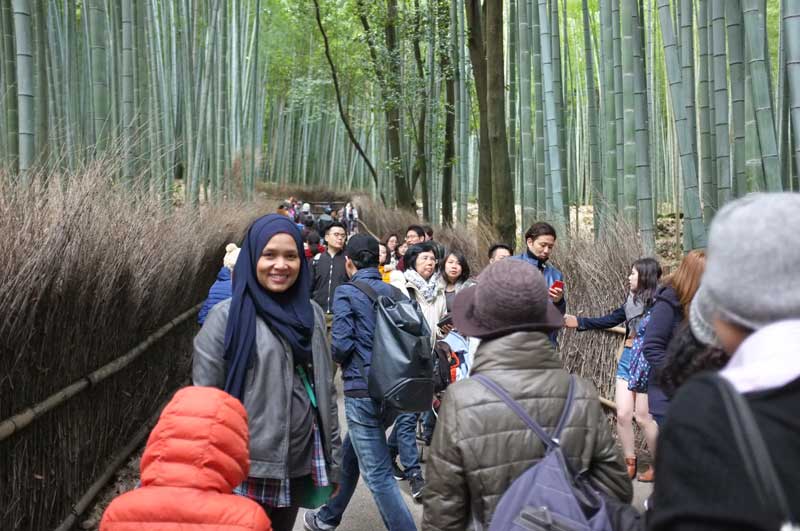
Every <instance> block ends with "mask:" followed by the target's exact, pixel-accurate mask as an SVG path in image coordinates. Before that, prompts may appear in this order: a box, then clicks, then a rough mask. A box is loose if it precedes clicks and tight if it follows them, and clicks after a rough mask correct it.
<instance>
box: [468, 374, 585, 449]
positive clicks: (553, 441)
mask: <svg viewBox="0 0 800 531" xmlns="http://www.w3.org/2000/svg"><path fill="white" fill-rule="evenodd" d="M472 378H473V379H475V380H478V382H480V383H481V384H482V385H483V386H484V387H486V388H487V389H489V390H490V391H491V392H493V393H494V394H495V395H497V397H498V398H500V400H502V401H503V402H505V403H506V405H507V406H508V407H509V408H511V410H512V411H513V412H514V413H516V414H517V416H518V417H519V418H521V419H522V421H523V422H524V423H525V424H526V425H527V426H528V428H530V429H531V431H533V432H534V433H535V434H536V435H537V436H538V437H539V439H541V440H542V442H543V443H544V445H545V446H546V447H547V450H548V451H549V450H552V449H554V448H556V447H558V439H557V437H558V435H560V433H561V429H562V428H563V424H564V423H565V422H566V418H567V417H568V416H569V411H570V409H571V408H572V400H573V396H574V383H575V379H574V377H570V383H569V392H568V393H567V403H566V404H565V406H564V411H562V413H561V419H560V420H559V421H558V426H557V427H556V432H555V434H554V435H553V436H550V435H548V433H547V432H546V431H545V430H544V428H542V427H541V426H540V425H539V423H538V422H536V421H535V420H533V419H532V418H531V416H530V415H528V414H527V413H526V412H525V410H524V409H523V408H522V406H520V405H519V403H518V402H517V401H516V400H514V399H513V398H511V396H510V395H509V394H508V393H507V392H506V391H505V389H503V388H502V387H500V386H499V385H498V384H497V383H496V382H494V381H492V380H491V379H490V378H487V377H486V376H484V375H482V374H475V375H473V376H472Z"/></svg>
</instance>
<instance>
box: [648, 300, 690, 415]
mask: <svg viewBox="0 0 800 531" xmlns="http://www.w3.org/2000/svg"><path fill="white" fill-rule="evenodd" d="M682 320H683V307H682V306H681V301H680V300H678V294H677V293H675V290H674V289H672V288H671V287H670V286H660V287H659V288H658V290H657V291H656V295H655V299H654V302H653V307H652V308H651V309H650V322H649V323H648V324H647V328H645V331H644V342H643V343H642V355H644V357H645V359H646V360H647V362H648V363H649V364H650V367H651V370H650V376H649V378H648V381H647V404H648V409H649V410H650V413H651V414H653V415H655V416H661V417H663V416H664V415H665V414H666V413H667V407H668V406H669V399H668V398H667V395H666V394H665V393H664V390H663V389H662V388H661V385H660V384H659V383H658V375H659V369H661V367H663V366H664V363H666V360H667V346H668V345H669V342H670V341H671V340H672V337H673V336H674V335H675V330H676V329H677V328H678V325H679V324H680V323H681V321H682Z"/></svg>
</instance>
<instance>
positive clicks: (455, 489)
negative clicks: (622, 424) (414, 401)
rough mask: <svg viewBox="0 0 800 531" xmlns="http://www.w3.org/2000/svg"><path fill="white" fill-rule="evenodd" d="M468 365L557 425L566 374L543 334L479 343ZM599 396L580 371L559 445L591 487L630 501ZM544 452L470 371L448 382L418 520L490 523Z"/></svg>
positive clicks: (429, 526)
mask: <svg viewBox="0 0 800 531" xmlns="http://www.w3.org/2000/svg"><path fill="white" fill-rule="evenodd" d="M472 372H473V374H483V375H485V376H487V377H488V378H491V379H492V380H494V381H495V382H497V383H498V384H500V385H501V386H502V387H503V388H504V389H505V390H506V391H507V392H508V393H509V394H510V395H511V397H512V398H514V400H516V401H518V402H519V403H520V404H521V405H522V407H524V408H525V409H526V410H527V412H528V413H529V414H530V415H531V416H532V417H533V418H534V419H536V421H537V422H538V423H539V424H541V425H542V427H544V429H546V430H548V431H552V430H553V429H554V427H555V425H556V424H557V422H558V419H559V417H560V415H561V412H562V410H563V408H564V404H565V402H566V397H567V392H568V389H569V374H568V373H567V372H566V371H564V370H563V369H562V368H561V361H560V360H559V358H558V354H557V353H556V351H555V350H554V349H553V346H552V344H551V343H550V340H549V339H548V337H547V335H545V334H543V333H540V332H517V333H514V334H510V335H508V336H505V337H501V338H498V339H494V340H491V341H487V342H485V343H482V344H481V345H480V346H479V347H478V350H477V352H476V353H475V362H474V365H473V368H472ZM597 397H598V395H597V390H596V389H595V387H594V386H593V385H592V384H591V383H589V382H588V381H586V380H584V379H582V378H578V380H577V382H576V387H575V397H574V402H573V406H572V413H571V414H570V417H569V420H568V421H567V424H566V426H565V427H564V431H563V432H562V434H561V447H562V449H563V451H564V455H565V456H566V457H567V459H568V460H569V462H570V463H571V465H572V466H573V467H574V469H575V470H578V471H584V470H585V471H588V475H589V477H590V479H591V480H592V483H593V484H594V485H595V486H596V487H598V488H600V489H602V490H604V491H606V492H607V493H609V494H611V495H613V496H615V497H617V498H619V499H620V500H622V501H624V502H629V501H630V500H631V498H632V496H633V487H632V485H631V481H630V479H628V475H627V473H626V469H625V465H624V462H623V459H622V454H621V453H620V451H619V450H618V449H617V446H616V443H615V442H614V439H613V437H612V436H611V430H610V428H609V425H608V422H607V421H606V417H605V415H604V414H603V411H602V408H601V405H600V402H599V401H598V399H597ZM543 456H544V445H543V444H542V442H541V441H540V440H539V438H538V437H537V436H536V434H534V433H533V432H532V431H531V430H529V429H528V428H527V426H526V425H525V424H524V423H523V421H522V420H521V419H520V418H519V417H517V415H516V414H514V412H513V411H511V410H510V409H509V408H508V406H506V404H505V403H504V402H502V401H501V400H500V399H499V398H498V397H497V396H495V395H494V394H493V393H492V392H491V391H489V390H488V389H486V388H485V387H484V386H483V385H481V384H480V383H479V382H477V381H475V380H469V379H468V380H462V381H460V382H458V383H456V384H454V385H451V386H450V387H448V389H447V394H446V396H445V398H444V400H443V402H442V407H441V410H440V411H439V420H438V423H437V426H436V431H435V432H434V436H433V447H432V450H431V456H430V460H429V462H428V466H427V476H428V477H427V479H428V484H427V488H426V489H425V490H424V491H423V492H424V495H423V497H424V500H423V501H424V504H425V512H424V516H423V524H422V528H423V529H426V530H440V531H444V530H456V529H459V530H461V529H466V528H468V527H469V526H471V527H472V528H474V529H483V528H485V527H488V524H489V522H490V520H491V518H492V515H493V514H494V510H495V507H496V506H497V503H498V502H499V501H500V497H501V496H502V495H503V493H504V492H505V491H506V489H507V488H508V487H509V486H511V483H512V482H513V481H514V480H515V479H516V478H517V477H519V476H520V475H521V474H522V473H523V472H525V470H527V469H528V468H529V467H531V466H532V465H534V464H535V463H536V462H537V461H539V460H540V459H541V458H542V457H543Z"/></svg>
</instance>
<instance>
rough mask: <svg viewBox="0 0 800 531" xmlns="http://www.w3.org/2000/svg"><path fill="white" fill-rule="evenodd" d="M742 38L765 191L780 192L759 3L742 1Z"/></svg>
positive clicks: (766, 60)
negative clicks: (745, 47)
mask: <svg viewBox="0 0 800 531" xmlns="http://www.w3.org/2000/svg"><path fill="white" fill-rule="evenodd" d="M742 8H743V19H744V27H745V39H746V41H747V49H748V52H749V54H750V61H749V64H748V69H749V71H750V80H751V89H752V93H753V106H754V109H753V111H754V113H755V117H756V125H757V126H758V138H759V145H760V149H761V161H762V166H763V170H764V178H765V180H766V186H767V190H768V191H770V192H777V191H780V190H782V188H783V186H782V180H781V176H780V163H779V160H778V140H777V134H776V130H775V113H774V110H773V106H772V94H771V90H770V81H769V71H768V68H769V66H768V62H769V58H768V55H769V49H768V48H767V45H766V34H765V21H764V18H765V12H764V11H765V7H764V5H763V4H762V2H761V1H760V0H742Z"/></svg>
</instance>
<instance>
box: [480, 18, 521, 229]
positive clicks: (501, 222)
mask: <svg viewBox="0 0 800 531" xmlns="http://www.w3.org/2000/svg"><path fill="white" fill-rule="evenodd" d="M486 6H487V8H486V63H487V71H486V78H487V79H486V80H487V83H486V88H487V92H486V96H487V104H488V105H487V110H488V113H487V118H488V121H489V124H488V125H489V140H490V141H491V150H492V184H493V186H494V187H493V189H492V199H493V202H494V206H493V209H492V220H493V221H494V223H493V225H494V228H495V229H496V230H497V232H498V234H499V235H500V240H501V241H504V242H506V243H509V244H513V243H514V242H515V241H516V229H517V227H516V225H517V223H516V215H515V212H514V181H513V179H512V177H511V172H510V171H509V163H508V141H507V138H506V120H505V108H506V106H505V82H504V80H503V73H504V72H503V69H504V68H503V65H504V59H503V6H502V3H500V2H487V4H486Z"/></svg>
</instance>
